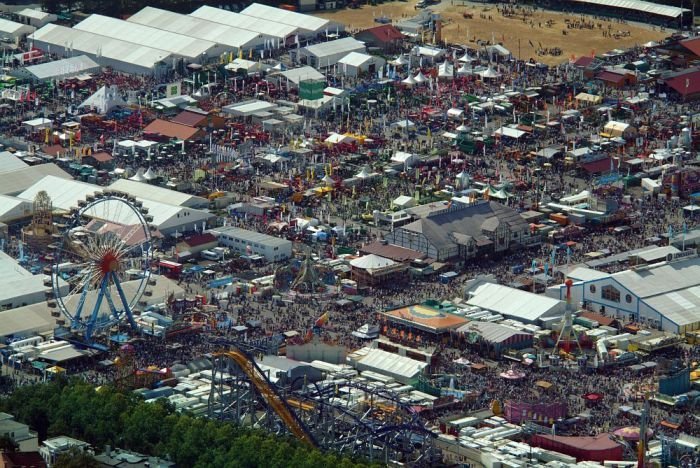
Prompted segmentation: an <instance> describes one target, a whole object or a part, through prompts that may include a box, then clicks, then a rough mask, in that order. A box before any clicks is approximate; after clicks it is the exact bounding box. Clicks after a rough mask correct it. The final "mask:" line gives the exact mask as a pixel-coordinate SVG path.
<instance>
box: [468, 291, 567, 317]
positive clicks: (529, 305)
mask: <svg viewBox="0 0 700 468" xmlns="http://www.w3.org/2000/svg"><path fill="white" fill-rule="evenodd" d="M472 294H473V295H472V297H470V298H469V300H468V301H467V304H469V305H472V306H476V307H480V308H482V309H484V310H488V311H491V312H496V313H499V314H502V315H507V316H509V317H516V318H519V319H522V320H526V321H529V322H534V321H537V320H539V319H540V318H542V317H551V316H554V315H558V314H560V313H562V312H563V311H564V305H565V304H564V302H563V301H560V300H558V299H552V298H551V297H547V296H542V295H540V294H533V293H530V292H526V291H521V290H519V289H514V288H509V287H508V286H503V285H500V284H491V283H485V284H481V285H479V286H477V287H476V288H475V289H474V291H473V292H472Z"/></svg>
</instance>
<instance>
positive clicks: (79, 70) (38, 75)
mask: <svg viewBox="0 0 700 468" xmlns="http://www.w3.org/2000/svg"><path fill="white" fill-rule="evenodd" d="M99 71H100V65H99V64H98V63H97V62H95V61H94V60H92V59H91V58H90V57H88V56H86V55H78V56H75V57H69V58H65V59H62V60H55V61H53V62H46V63H40V64H38V65H31V66H29V67H25V68H20V69H19V70H16V71H13V72H12V73H13V75H17V76H23V77H27V78H28V79H31V80H34V81H45V80H52V79H57V80H61V79H65V78H71V77H74V76H78V75H82V74H84V73H97V72H99Z"/></svg>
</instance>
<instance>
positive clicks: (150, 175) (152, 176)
mask: <svg viewBox="0 0 700 468" xmlns="http://www.w3.org/2000/svg"><path fill="white" fill-rule="evenodd" d="M143 177H144V178H145V179H146V180H153V179H155V178H156V177H158V174H156V173H155V172H154V171H153V169H152V168H150V167H149V168H148V170H147V171H146V173H145V174H144V175H143Z"/></svg>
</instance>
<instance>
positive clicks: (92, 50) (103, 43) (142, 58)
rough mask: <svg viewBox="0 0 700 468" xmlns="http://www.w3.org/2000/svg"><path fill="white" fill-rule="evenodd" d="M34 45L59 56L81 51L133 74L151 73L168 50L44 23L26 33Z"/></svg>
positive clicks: (165, 56) (167, 58)
mask: <svg viewBox="0 0 700 468" xmlns="http://www.w3.org/2000/svg"><path fill="white" fill-rule="evenodd" d="M30 38H31V40H32V42H33V43H34V46H35V47H38V48H39V49H41V50H44V51H47V52H48V51H50V52H51V53H54V54H58V55H61V56H67V55H72V54H74V53H79V54H85V55H87V56H89V57H90V58H91V59H93V60H94V61H95V62H97V63H99V64H100V65H102V66H108V67H112V68H114V69H115V70H117V71H120V72H124V73H132V74H137V75H145V74H153V71H154V68H155V67H156V64H158V63H159V62H166V63H168V62H169V61H170V60H171V57H172V54H171V53H170V52H167V51H165V50H162V49H154V48H151V47H146V46H138V45H136V44H134V43H132V42H127V41H125V40H122V39H115V38H111V37H106V36H101V35H99V34H94V33H90V32H87V31H80V30H77V29H71V28H67V27H65V26H59V25H56V24H47V25H46V26H44V27H43V28H41V29H39V30H37V31H36V32H35V33H34V34H32V35H31V36H30Z"/></svg>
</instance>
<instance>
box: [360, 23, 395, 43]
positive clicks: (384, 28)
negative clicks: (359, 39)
mask: <svg viewBox="0 0 700 468" xmlns="http://www.w3.org/2000/svg"><path fill="white" fill-rule="evenodd" d="M362 32H367V33H370V34H371V35H373V36H374V37H376V38H377V40H379V41H381V42H389V41H398V40H401V39H403V34H401V31H399V30H398V29H396V27H394V26H392V25H390V24H383V25H381V26H375V27H373V28H369V29H365V30H364V31H362Z"/></svg>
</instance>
